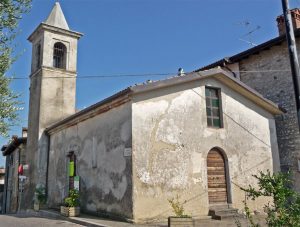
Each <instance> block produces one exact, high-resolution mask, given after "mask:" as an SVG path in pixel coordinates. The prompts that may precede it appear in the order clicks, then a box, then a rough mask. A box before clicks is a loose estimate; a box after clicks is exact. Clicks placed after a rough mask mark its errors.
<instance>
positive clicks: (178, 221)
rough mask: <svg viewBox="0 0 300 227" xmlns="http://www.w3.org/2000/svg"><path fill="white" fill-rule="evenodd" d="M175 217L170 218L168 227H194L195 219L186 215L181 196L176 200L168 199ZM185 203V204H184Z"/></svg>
mask: <svg viewBox="0 0 300 227" xmlns="http://www.w3.org/2000/svg"><path fill="white" fill-rule="evenodd" d="M168 202H169V203H170V205H171V207H172V210H173V212H174V214H175V216H171V217H169V218H168V227H172V226H185V227H192V226H194V223H193V219H192V217H191V216H190V215H187V214H185V211H184V208H183V203H181V202H180V201H179V196H178V195H177V196H176V198H172V199H168ZM184 203H185V202H184Z"/></svg>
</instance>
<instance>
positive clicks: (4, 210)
mask: <svg viewBox="0 0 300 227" xmlns="http://www.w3.org/2000/svg"><path fill="white" fill-rule="evenodd" d="M7 160H8V159H7V156H5V181H4V196H3V207H2V213H3V214H5V213H6V201H7V184H8V174H9V172H8V169H9V167H8V163H7V162H8V161H7Z"/></svg>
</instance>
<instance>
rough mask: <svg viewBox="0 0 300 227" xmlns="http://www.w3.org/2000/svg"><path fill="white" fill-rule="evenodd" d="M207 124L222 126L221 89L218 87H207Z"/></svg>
mask: <svg viewBox="0 0 300 227" xmlns="http://www.w3.org/2000/svg"><path fill="white" fill-rule="evenodd" d="M205 97H206V115H207V126H208V127H213V128H222V127H223V121H222V114H221V90H220V89H218V88H212V87H205Z"/></svg>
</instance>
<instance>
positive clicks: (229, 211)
mask: <svg viewBox="0 0 300 227" xmlns="http://www.w3.org/2000/svg"><path fill="white" fill-rule="evenodd" d="M208 215H210V216H212V218H213V219H217V220H223V219H227V218H232V217H238V216H239V214H238V209H234V208H224V207H218V208H215V209H210V210H209V213H208Z"/></svg>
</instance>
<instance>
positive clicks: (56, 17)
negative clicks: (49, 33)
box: [45, 2, 70, 30]
mask: <svg viewBox="0 0 300 227" xmlns="http://www.w3.org/2000/svg"><path fill="white" fill-rule="evenodd" d="M45 24H48V25H52V26H55V27H58V28H63V29H66V30H70V29H69V26H68V23H67V21H66V18H65V16H64V13H63V11H62V9H61V7H60V4H59V2H56V3H55V5H54V7H53V9H52V11H51V13H50V14H49V16H48V18H47V20H46V21H45Z"/></svg>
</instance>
